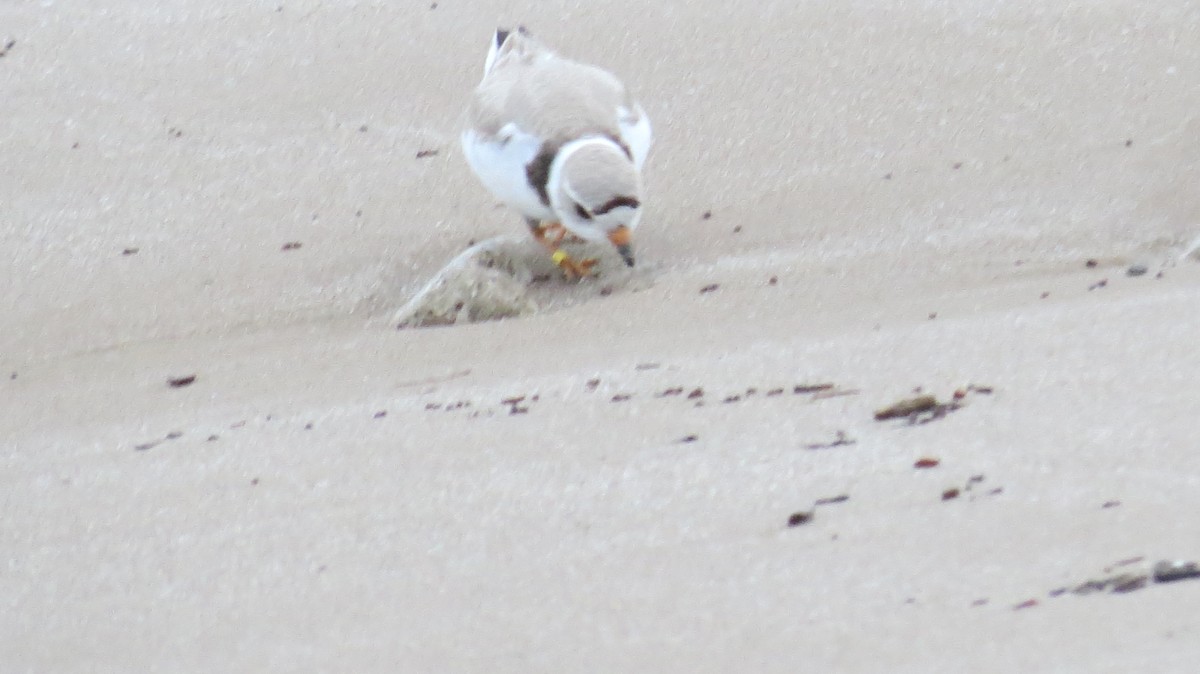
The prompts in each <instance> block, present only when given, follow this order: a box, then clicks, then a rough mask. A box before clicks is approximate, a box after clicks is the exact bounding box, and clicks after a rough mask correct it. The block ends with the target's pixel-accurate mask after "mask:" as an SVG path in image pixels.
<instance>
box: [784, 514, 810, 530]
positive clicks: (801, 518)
mask: <svg viewBox="0 0 1200 674" xmlns="http://www.w3.org/2000/svg"><path fill="white" fill-rule="evenodd" d="M812 518H813V514H812V513H811V512H805V511H803V510H802V511H800V512H794V513H792V514H791V516H790V517H788V521H787V525H788V528H791V527H798V526H800V525H801V524H807V523H808V522H811V521H812Z"/></svg>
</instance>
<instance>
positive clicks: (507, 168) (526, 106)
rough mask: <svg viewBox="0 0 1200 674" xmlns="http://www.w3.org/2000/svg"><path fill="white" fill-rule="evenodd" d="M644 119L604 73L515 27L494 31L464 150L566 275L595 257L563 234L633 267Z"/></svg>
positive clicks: (586, 269)
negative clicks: (569, 247) (576, 251)
mask: <svg viewBox="0 0 1200 674" xmlns="http://www.w3.org/2000/svg"><path fill="white" fill-rule="evenodd" d="M650 144H651V132H650V120H649V119H648V118H647V117H646V113H645V111H644V110H642V106H640V105H638V104H637V102H635V101H634V100H633V99H632V98H630V96H629V94H628V93H627V92H626V91H625V86H624V85H623V84H621V81H620V80H618V79H617V78H616V77H615V76H614V75H613V74H612V73H609V72H608V71H606V70H602V69H600V68H597V67H595V66H590V65H586V64H583V63H577V62H575V61H571V60H568V59H565V58H563V57H561V56H559V55H557V54H555V53H554V52H552V51H550V50H549V49H547V48H546V47H545V46H543V45H542V44H540V43H538V42H537V41H535V40H534V39H533V38H532V37H530V36H529V35H528V33H526V32H525V29H524V28H520V29H518V30H516V31H506V30H497V31H496V34H495V36H493V38H492V43H491V47H490V49H489V50H488V55H487V61H486V62H485V63H484V66H483V80H482V81H481V82H480V83H479V86H478V87H477V88H476V89H475V95H474V97H473V98H472V101H471V106H470V109H469V124H468V126H467V129H466V130H465V131H463V134H462V145H463V153H464V154H466V156H467V163H468V164H470V165H471V170H473V171H474V172H475V175H477V176H478V177H479V180H480V181H481V182H482V183H483V185H484V187H486V188H487V189H488V190H489V191H490V192H491V193H492V194H493V195H495V196H496V198H498V199H500V200H501V201H503V202H504V203H505V204H507V205H508V206H509V207H511V208H513V209H516V210H517V211H519V212H520V213H521V214H522V215H524V216H525V221H526V222H527V223H528V224H529V228H530V230H531V231H532V233H533V236H534V238H535V239H537V240H538V242H539V243H541V244H542V245H543V246H545V247H546V248H547V249H548V250H549V251H550V254H551V257H552V258H553V260H554V262H555V264H557V265H558V266H559V267H560V268H561V269H562V270H563V273H564V274H565V275H566V276H567V277H568V278H582V277H583V276H587V275H588V274H589V273H590V272H591V270H592V267H593V266H594V265H595V264H596V260H594V259H585V260H579V261H576V260H574V259H572V258H571V257H570V256H569V255H567V253H566V252H565V251H563V250H562V248H561V247H560V246H561V244H562V241H563V239H564V238H565V237H566V235H567V234H568V233H570V234H574V235H575V236H577V237H579V238H582V239H585V240H588V241H601V240H604V239H607V240H608V241H610V242H612V244H613V245H614V246H616V248H617V252H618V253H620V255H621V258H622V259H623V260H624V261H625V264H627V265H629V266H631V267H632V266H633V249H632V247H631V241H630V238H631V234H632V232H633V230H634V228H635V227H637V225H638V220H640V219H641V215H642V180H641V170H642V165H643V164H644V163H645V162H646V155H647V154H649V152H650Z"/></svg>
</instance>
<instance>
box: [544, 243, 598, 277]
mask: <svg viewBox="0 0 1200 674" xmlns="http://www.w3.org/2000/svg"><path fill="white" fill-rule="evenodd" d="M550 257H551V259H552V260H554V264H556V265H558V268H559V269H561V270H562V272H563V276H564V277H565V278H566V279H567V280H568V281H577V280H580V279H583V278H585V277H587V276H591V275H592V274H594V273H595V272H594V271H593V267H595V266H596V258H594V257H589V258H584V259H582V260H578V261H576V260H575V259H573V258H572V257H571V256H570V255H567V253H566V252H565V251H562V250H556V251H554V254H553V255H551V256H550Z"/></svg>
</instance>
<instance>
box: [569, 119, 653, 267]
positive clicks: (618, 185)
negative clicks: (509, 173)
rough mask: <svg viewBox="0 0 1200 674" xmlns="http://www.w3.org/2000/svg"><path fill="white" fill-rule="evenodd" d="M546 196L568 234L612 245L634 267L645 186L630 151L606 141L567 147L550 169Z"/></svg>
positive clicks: (573, 143)
mask: <svg viewBox="0 0 1200 674" xmlns="http://www.w3.org/2000/svg"><path fill="white" fill-rule="evenodd" d="M546 191H547V193H548V195H549V197H550V206H551V207H552V208H553V209H554V212H555V214H556V215H557V216H558V218H559V220H560V221H561V222H562V225H563V227H566V229H567V231H569V232H571V233H573V234H575V235H577V236H579V237H582V238H584V239H587V240H589V241H600V240H608V241H609V242H610V243H612V245H613V246H615V247H616V249H617V252H618V253H619V254H620V255H621V259H622V260H624V261H625V264H627V265H629V266H630V267H632V266H633V247H632V234H633V230H634V229H635V228H637V225H638V221H639V220H641V217H642V181H641V175H640V173H639V172H638V170H637V168H636V167H635V166H634V163H633V160H632V159H631V157H630V155H629V152H628V150H626V149H625V148H623V147H622V146H621V145H620V144H619V143H617V142H616V141H614V140H613V139H611V138H608V137H606V136H589V137H585V138H580V139H578V140H573V141H571V142H569V143H566V144H564V145H563V146H562V147H561V148H560V149H559V151H558V153H557V155H555V157H554V161H553V162H552V163H551V164H550V176H549V180H548V182H547V184H546Z"/></svg>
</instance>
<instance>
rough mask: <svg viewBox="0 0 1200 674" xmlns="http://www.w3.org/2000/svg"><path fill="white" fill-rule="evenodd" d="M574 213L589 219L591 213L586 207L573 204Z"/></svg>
mask: <svg viewBox="0 0 1200 674" xmlns="http://www.w3.org/2000/svg"><path fill="white" fill-rule="evenodd" d="M575 213H576V214H578V215H579V217H581V218H583V219H584V220H591V219H592V214H591V213H588V212H587V209H586V208H584V207H583V206H581V205H579V204H575Z"/></svg>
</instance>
